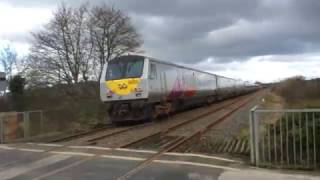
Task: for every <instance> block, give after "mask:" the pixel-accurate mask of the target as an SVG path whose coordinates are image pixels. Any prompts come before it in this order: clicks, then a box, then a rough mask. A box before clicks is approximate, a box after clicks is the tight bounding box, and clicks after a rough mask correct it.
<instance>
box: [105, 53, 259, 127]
mask: <svg viewBox="0 0 320 180" xmlns="http://www.w3.org/2000/svg"><path fill="white" fill-rule="evenodd" d="M257 89H258V87H257V86H256V85H255V84H252V83H249V82H247V81H242V80H237V79H232V78H228V77H224V76H220V75H217V74H212V73H209V72H205V71H201V70H197V69H194V68H189V67H185V66H181V65H177V64H174V63H171V62H167V61H161V60H158V59H155V58H151V57H148V56H143V55H125V56H120V57H117V58H114V59H112V60H111V61H109V62H107V63H106V64H105V65H104V67H103V71H102V75H101V80H100V98H101V100H102V101H103V102H104V103H107V104H108V105H109V106H108V107H109V108H108V109H109V110H108V113H109V117H110V119H111V122H112V123H115V124H116V123H121V122H128V121H148V120H154V119H157V118H159V117H161V116H165V115H168V114H170V113H174V112H177V111H180V110H183V109H186V108H189V107H193V106H197V105H201V104H210V103H213V102H215V101H219V100H223V99H226V98H230V97H235V96H240V95H243V94H246V93H250V92H252V91H255V90H257Z"/></svg>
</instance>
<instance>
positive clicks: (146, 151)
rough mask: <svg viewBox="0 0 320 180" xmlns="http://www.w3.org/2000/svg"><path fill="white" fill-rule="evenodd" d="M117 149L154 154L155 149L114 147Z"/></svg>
mask: <svg viewBox="0 0 320 180" xmlns="http://www.w3.org/2000/svg"><path fill="white" fill-rule="evenodd" d="M115 150H117V151H127V152H141V153H150V154H155V153H157V151H151V150H139V149H127V148H115Z"/></svg>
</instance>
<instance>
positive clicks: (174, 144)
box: [38, 95, 253, 180]
mask: <svg viewBox="0 0 320 180" xmlns="http://www.w3.org/2000/svg"><path fill="white" fill-rule="evenodd" d="M252 96H253V95H251V96H249V98H245V99H243V98H241V99H240V100H238V99H237V100H235V101H232V102H231V103H228V104H226V105H223V106H219V107H217V108H215V109H214V110H212V111H210V112H206V113H203V114H201V115H199V116H197V117H194V118H191V119H188V120H187V121H184V122H182V123H178V124H176V125H174V126H171V127H169V128H168V129H167V130H162V131H159V132H156V133H154V134H151V135H147V136H144V137H143V138H140V139H138V140H136V141H134V142H128V143H126V144H122V145H121V146H120V147H129V146H130V147H131V145H133V144H136V143H138V142H142V141H144V140H146V139H148V137H152V136H154V135H155V134H158V133H160V134H161V133H168V132H170V131H173V130H175V129H178V128H179V127H182V126H184V125H187V124H189V123H190V122H192V121H194V120H197V119H199V118H200V119H201V118H203V117H205V116H208V115H210V114H212V113H214V112H216V111H219V110H221V109H223V108H226V107H228V106H230V105H232V104H237V103H238V102H239V104H238V105H237V106H236V107H234V108H232V109H230V108H226V109H227V112H225V113H224V114H223V115H222V116H219V118H218V119H217V120H216V121H213V122H211V123H210V124H207V125H206V126H205V127H204V128H201V129H198V130H197V131H196V132H193V133H192V134H190V135H189V136H179V137H171V138H169V139H165V140H164V141H163V142H161V143H160V144H159V146H160V150H159V151H158V152H157V153H155V154H153V155H151V156H150V158H147V159H146V160H144V161H142V162H141V163H139V164H138V165H137V166H135V167H134V168H133V169H131V170H129V171H128V172H127V173H126V174H124V175H123V176H121V177H119V178H118V179H121V180H122V179H128V178H130V177H131V176H133V175H134V174H136V173H137V172H139V171H140V170H142V169H143V168H145V167H147V166H148V165H149V164H151V163H152V162H153V161H154V160H156V159H158V158H159V157H160V156H162V155H163V154H164V153H166V152H172V151H175V150H177V149H178V148H180V150H181V148H182V149H184V148H188V146H184V145H186V144H187V142H190V141H192V140H193V139H194V138H197V137H200V136H201V135H202V134H204V133H206V131H208V130H210V129H211V128H213V127H214V126H216V125H218V124H219V123H220V122H222V121H224V120H225V119H227V118H228V117H229V116H231V115H232V114H233V113H234V112H235V111H237V110H238V109H240V108H241V107H243V106H244V105H246V104H247V103H248V102H250V101H251V99H253V97H252ZM134 128H136V127H134ZM127 131H129V130H127ZM119 133H121V132H119ZM106 136H107V135H104V137H106ZM108 136H112V135H108ZM100 138H102V137H100ZM100 138H95V139H93V140H91V141H92V142H95V141H99V140H100ZM167 138H168V136H167ZM66 146H67V145H64V146H63V147H66ZM63 147H55V148H50V149H49V150H47V151H44V152H43V154H44V153H45V152H50V151H53V150H57V149H60V148H63ZM113 150H115V149H114V148H110V149H109V150H108V151H111V152H112V151H113ZM93 158H95V156H89V157H84V158H81V159H80V160H78V161H76V162H74V163H72V164H71V165H68V166H65V167H61V168H60V169H57V170H55V171H52V172H49V173H47V174H44V175H42V176H40V177H39V178H38V179H44V178H46V177H47V176H50V175H52V174H55V173H58V172H60V171H64V170H66V169H68V168H71V167H73V166H78V165H79V164H82V163H85V162H87V161H89V160H91V159H93Z"/></svg>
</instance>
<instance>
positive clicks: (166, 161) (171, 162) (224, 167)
mask: <svg viewBox="0 0 320 180" xmlns="http://www.w3.org/2000/svg"><path fill="white" fill-rule="evenodd" d="M153 162H156V163H162V164H179V165H191V166H198V167H199V166H200V167H208V168H215V169H224V170H229V171H240V169H236V168H231V167H228V166H220V165H214V164H204V163H193V162H187V161H170V160H154V161H153Z"/></svg>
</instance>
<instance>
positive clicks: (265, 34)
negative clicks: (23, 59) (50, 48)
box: [0, 0, 320, 82]
mask: <svg viewBox="0 0 320 180" xmlns="http://www.w3.org/2000/svg"><path fill="white" fill-rule="evenodd" d="M59 2H60V1H54V0H41V1H40V0H0V23H1V25H0V27H1V28H0V45H2V46H3V44H7V43H10V44H13V46H14V47H15V48H16V49H17V51H18V53H19V54H20V55H23V54H27V53H28V48H29V42H30V38H31V37H30V32H31V31H36V30H37V29H39V28H41V26H42V25H43V24H45V23H46V22H48V20H49V19H50V18H51V17H52V12H53V10H54V9H55V8H56V7H57V5H58V4H59ZM66 2H67V3H68V4H70V5H72V6H76V5H79V4H80V3H81V2H84V1H82V0H68V1H66ZM99 2H102V0H93V1H92V0H91V1H90V3H99ZM105 2H107V3H110V5H114V6H115V7H117V8H119V9H122V10H123V11H125V12H126V13H127V14H128V15H129V16H130V17H131V18H132V22H133V24H134V26H135V27H136V28H137V30H138V32H139V33H140V34H141V35H142V37H143V40H144V45H143V47H142V49H143V50H145V51H146V53H147V54H148V55H149V56H152V57H155V58H159V59H162V60H166V61H172V62H176V63H179V64H185V65H187V66H192V67H196V68H199V69H202V70H206V71H210V72H213V73H217V74H221V75H225V76H230V77H233V78H241V79H244V80H251V81H254V80H259V81H264V82H270V81H275V80H279V79H283V78H285V77H290V76H294V75H304V76H307V77H317V76H320V71H319V68H320V1H319V0H257V1H255V0H199V1H197V0H108V1H105Z"/></svg>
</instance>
